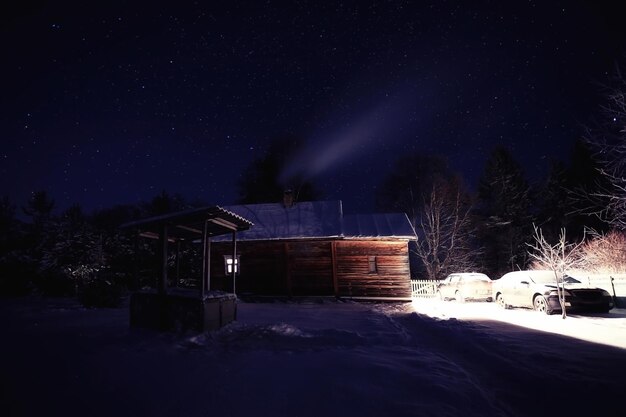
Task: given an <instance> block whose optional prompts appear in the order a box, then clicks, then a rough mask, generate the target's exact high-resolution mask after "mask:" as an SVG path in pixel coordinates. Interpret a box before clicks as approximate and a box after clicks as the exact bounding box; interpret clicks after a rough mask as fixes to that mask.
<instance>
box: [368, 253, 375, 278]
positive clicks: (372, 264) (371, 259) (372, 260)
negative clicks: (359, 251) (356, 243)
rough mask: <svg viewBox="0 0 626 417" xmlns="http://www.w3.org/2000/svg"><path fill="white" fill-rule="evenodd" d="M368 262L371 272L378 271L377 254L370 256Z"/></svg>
mask: <svg viewBox="0 0 626 417" xmlns="http://www.w3.org/2000/svg"><path fill="white" fill-rule="evenodd" d="M367 263H368V270H369V273H370V274H375V273H377V272H378V265H377V263H376V257H375V256H368V257H367Z"/></svg>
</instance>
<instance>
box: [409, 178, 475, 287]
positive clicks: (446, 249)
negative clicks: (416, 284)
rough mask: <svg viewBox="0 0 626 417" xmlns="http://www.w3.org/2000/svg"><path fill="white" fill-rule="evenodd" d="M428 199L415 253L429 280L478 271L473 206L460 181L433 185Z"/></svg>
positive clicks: (423, 212)
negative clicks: (450, 274)
mask: <svg viewBox="0 0 626 417" xmlns="http://www.w3.org/2000/svg"><path fill="white" fill-rule="evenodd" d="M424 200H425V201H424V207H423V209H422V211H421V220H420V224H419V225H420V227H421V231H420V233H421V236H418V241H417V245H416V250H415V253H416V254H417V256H418V257H419V259H420V260H421V262H422V264H423V265H424V268H425V270H426V275H427V276H428V279H431V280H436V279H440V278H441V277H443V276H444V275H446V274H448V273H451V272H455V271H470V270H472V269H475V268H476V259H477V258H478V257H479V256H478V255H479V254H480V249H479V248H476V247H475V246H474V242H473V241H472V238H473V235H474V230H473V227H472V221H471V218H470V211H471V205H470V204H469V201H468V199H467V198H466V196H465V195H464V194H463V192H462V190H461V188H460V186H459V184H458V182H457V181H452V182H444V181H437V182H435V183H433V186H432V189H431V192H430V195H428V196H427V197H426V198H425V199H424ZM418 230H420V229H419V228H418Z"/></svg>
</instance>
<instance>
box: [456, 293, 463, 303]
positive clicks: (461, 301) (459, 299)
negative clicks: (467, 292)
mask: <svg viewBox="0 0 626 417" xmlns="http://www.w3.org/2000/svg"><path fill="white" fill-rule="evenodd" d="M454 299H455V300H456V301H457V302H459V303H464V302H465V297H463V294H461V292H460V291H457V292H455V293H454Z"/></svg>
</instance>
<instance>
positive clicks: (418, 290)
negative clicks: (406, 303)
mask: <svg viewBox="0 0 626 417" xmlns="http://www.w3.org/2000/svg"><path fill="white" fill-rule="evenodd" d="M436 295H437V281H431V280H424V279H412V280H411V297H412V298H433V297H435V296H436Z"/></svg>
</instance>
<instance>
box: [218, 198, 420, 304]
mask: <svg viewBox="0 0 626 417" xmlns="http://www.w3.org/2000/svg"><path fill="white" fill-rule="evenodd" d="M225 208H226V209H227V210H229V211H231V212H233V213H236V214H237V215H239V216H242V217H243V218H246V219H249V220H250V221H252V223H254V226H253V227H252V228H250V229H249V230H247V231H244V232H241V233H237V250H236V253H237V259H236V260H235V268H236V272H237V275H236V280H235V286H236V292H237V294H239V295H245V294H254V295H283V296H333V295H334V296H337V297H347V298H374V299H376V298H409V297H410V296H411V285H410V268H409V249H408V242H409V241H410V240H414V239H415V233H414V231H413V228H412V226H411V224H410V222H409V220H408V218H407V216H406V215H405V214H403V213H392V214H357V215H344V214H343V209H342V203H341V201H315V202H299V203H296V204H290V203H270V204H251V205H239V206H228V207H225ZM232 254H233V251H232V245H231V243H230V242H229V241H228V239H225V238H219V237H218V238H216V239H215V240H212V242H211V262H210V265H211V287H212V288H213V289H221V290H225V291H233V280H232V276H231V274H232V269H231V268H232V267H233V261H232Z"/></svg>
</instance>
